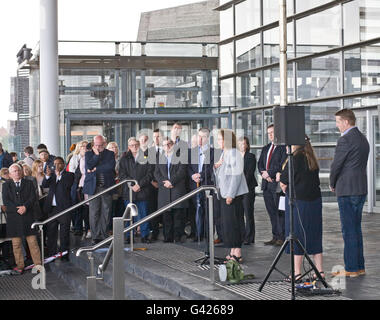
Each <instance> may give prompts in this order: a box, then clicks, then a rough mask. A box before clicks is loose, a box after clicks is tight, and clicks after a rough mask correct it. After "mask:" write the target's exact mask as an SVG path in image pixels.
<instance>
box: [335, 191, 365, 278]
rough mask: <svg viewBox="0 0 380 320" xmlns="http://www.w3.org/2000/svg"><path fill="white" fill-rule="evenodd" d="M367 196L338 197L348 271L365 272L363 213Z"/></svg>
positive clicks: (345, 263)
mask: <svg viewBox="0 0 380 320" xmlns="http://www.w3.org/2000/svg"><path fill="white" fill-rule="evenodd" d="M365 199H366V195H361V196H342V197H338V205H339V212H340V221H341V224H342V234H343V241H344V265H345V269H346V271H349V272H356V271H359V270H364V269H365V267H364V254H363V235H362V226H361V223H362V211H363V206H364V202H365Z"/></svg>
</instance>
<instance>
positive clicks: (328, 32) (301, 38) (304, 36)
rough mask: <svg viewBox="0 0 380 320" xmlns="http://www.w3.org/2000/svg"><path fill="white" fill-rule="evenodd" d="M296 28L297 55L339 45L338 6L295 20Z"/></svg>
mask: <svg viewBox="0 0 380 320" xmlns="http://www.w3.org/2000/svg"><path fill="white" fill-rule="evenodd" d="M304 2H307V1H304ZM296 28H297V37H296V38H297V56H298V57H299V56H304V55H308V54H311V53H315V52H320V51H324V50H327V49H329V48H333V47H337V46H340V45H341V20H340V7H339V6H335V7H333V8H331V9H328V10H325V11H322V12H318V13H316V14H313V15H310V16H307V17H305V18H302V19H300V20H297V21H296Z"/></svg>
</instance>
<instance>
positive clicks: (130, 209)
mask: <svg viewBox="0 0 380 320" xmlns="http://www.w3.org/2000/svg"><path fill="white" fill-rule="evenodd" d="M128 213H129V216H130V219H126V218H127V216H128ZM137 215H138V209H137V206H136V205H135V204H134V203H128V205H127V207H126V208H125V210H124V214H123V219H124V220H127V221H132V217H136V216H137ZM131 237H133V235H132V232H131ZM131 251H133V239H131ZM112 252H113V240H112V242H111V244H110V246H109V249H108V251H107V253H106V256H105V257H104V259H103V263H102V264H101V265H99V267H98V274H99V273H100V272H104V271H105V270H106V269H107V266H108V263H109V261H110V259H111V255H112Z"/></svg>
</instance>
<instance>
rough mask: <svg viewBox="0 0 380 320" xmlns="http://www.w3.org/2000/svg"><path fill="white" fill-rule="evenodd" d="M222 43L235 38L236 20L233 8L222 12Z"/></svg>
mask: <svg viewBox="0 0 380 320" xmlns="http://www.w3.org/2000/svg"><path fill="white" fill-rule="evenodd" d="M219 17H220V41H222V40H224V39H227V38H230V37H233V35H234V25H233V23H234V19H233V11H232V7H231V8H228V9H226V10H223V11H220V16H219Z"/></svg>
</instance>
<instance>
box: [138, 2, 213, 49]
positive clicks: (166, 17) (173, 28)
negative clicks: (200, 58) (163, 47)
mask: <svg viewBox="0 0 380 320" xmlns="http://www.w3.org/2000/svg"><path fill="white" fill-rule="evenodd" d="M218 5H219V0H209V1H203V2H197V3H192V4H188V5H183V6H179V7H174V8H167V9H161V10H155V11H150V12H144V13H142V14H141V17H140V26H139V30H138V35H137V41H150V42H152V41H166V42H209V43H210V42H219V12H217V11H215V10H213V9H215V8H216V7H218Z"/></svg>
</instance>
